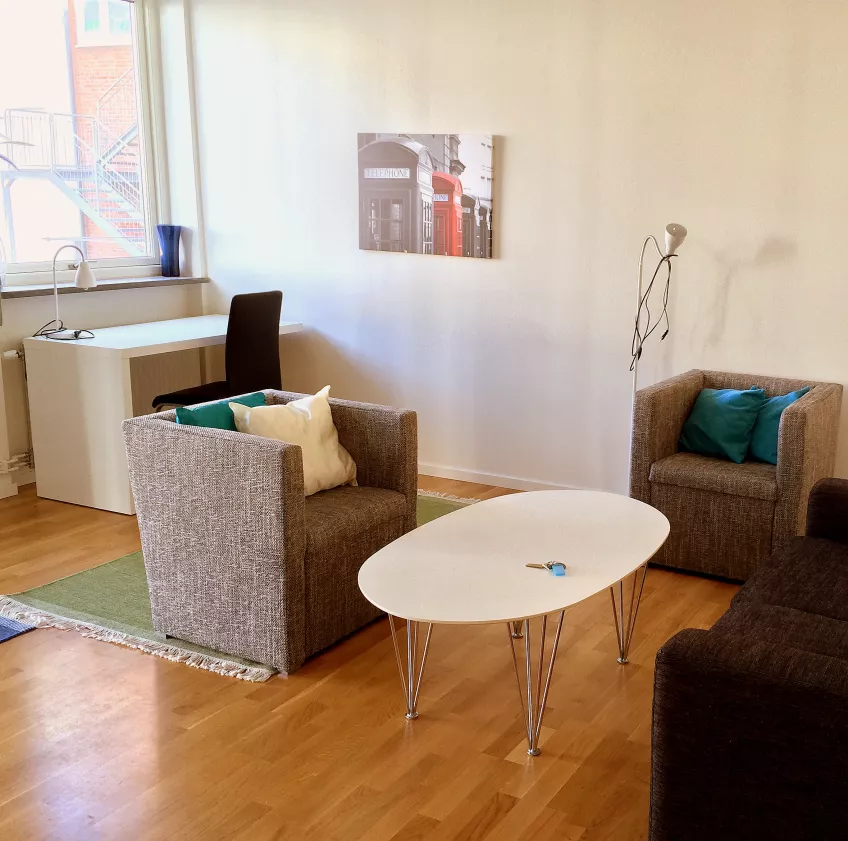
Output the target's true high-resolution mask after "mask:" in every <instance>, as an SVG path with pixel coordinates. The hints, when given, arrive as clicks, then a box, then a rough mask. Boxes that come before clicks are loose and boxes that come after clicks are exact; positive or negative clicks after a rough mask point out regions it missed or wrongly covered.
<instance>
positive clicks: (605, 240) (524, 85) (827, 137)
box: [191, 0, 848, 490]
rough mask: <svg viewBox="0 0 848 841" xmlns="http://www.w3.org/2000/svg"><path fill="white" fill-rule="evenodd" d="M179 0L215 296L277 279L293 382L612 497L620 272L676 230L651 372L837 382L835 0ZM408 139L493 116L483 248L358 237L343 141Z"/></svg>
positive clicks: (486, 123)
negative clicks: (186, 2)
mask: <svg viewBox="0 0 848 841" xmlns="http://www.w3.org/2000/svg"><path fill="white" fill-rule="evenodd" d="M191 13H192V26H193V31H194V44H193V46H194V62H195V64H194V67H195V74H196V85H197V90H196V93H197V109H198V136H199V141H200V170H201V176H202V197H203V212H204V214H205V220H206V240H207V248H208V259H209V273H210V275H211V276H212V278H213V279H214V281H215V283H216V286H215V294H213V295H212V296H211V297H210V300H209V301H208V306H209V307H211V308H217V307H218V306H221V305H223V304H225V302H226V299H227V298H229V297H230V296H231V295H232V294H234V293H237V292H239V291H248V290H256V289H262V288H282V289H283V290H284V291H285V312H286V314H287V316H289V317H292V318H297V319H302V320H303V321H305V322H306V323H307V324H309V325H310V327H311V328H312V329H311V331H310V332H309V333H308V334H306V335H303V336H300V337H290V338H289V339H287V340H286V342H285V343H284V344H283V348H284V351H285V353H286V355H287V358H286V364H285V370H286V372H287V382H286V385H287V386H289V387H292V388H294V389H304V390H305V389H310V390H311V389H314V388H317V387H319V386H322V385H324V384H325V383H327V382H329V383H331V384H332V385H333V388H334V393H335V394H336V395H338V396H342V397H349V398H358V399H365V400H376V401H381V402H387V403H393V404H396V405H404V406H409V407H411V408H414V409H417V410H418V412H419V416H420V457H421V460H422V461H423V462H425V463H430V464H436V465H442V466H448V467H453V468H460V469H463V470H467V471H471V472H473V473H483V474H498V475H505V476H513V477H521V478H524V479H531V480H537V481H541V482H550V483H557V484H566V485H574V486H586V487H603V488H610V489H619V490H623V489H624V486H625V477H626V473H627V463H626V462H627V442H628V425H629V396H630V393H629V386H630V380H629V374H628V364H629V358H628V354H629V346H630V329H631V323H632V316H633V303H634V302H633V288H632V285H633V280H634V268H635V262H636V258H637V256H638V250H639V246H640V244H641V240H642V238H643V237H644V235H645V234H646V233H648V232H655V233H657V234H660V232H661V231H662V229H663V226H664V224H665V223H666V222H668V221H672V220H674V221H679V222H682V223H684V224H685V225H687V226H688V227H689V230H690V236H689V239H688V240H687V242H686V245H685V246H684V249H683V251H682V252H681V256H680V258H679V263H678V266H677V275H676V278H677V288H676V293H677V295H676V298H677V300H676V314H675V318H674V325H673V334H672V336H671V337H669V339H668V340H667V341H666V342H665V343H664V345H663V346H662V347H661V348H660V347H653V348H651V349H650V351H649V352H648V357H647V360H646V364H645V366H644V373H645V376H644V378H643V382H648V381H650V379H653V378H659V377H661V376H665V375H667V374H669V373H672V372H678V371H681V370H685V369H686V368H689V367H695V366H699V367H710V366H714V367H719V368H726V369H730V370H749V371H755V372H757V371H759V372H762V373H769V374H785V375H791V376H800V377H809V378H817V379H830V380H836V381H840V382H845V381H848V331H846V330H845V329H844V326H843V325H844V321H845V315H846V292H845V290H846V281H848V277H846V274H848V270H846V268H845V260H844V258H843V255H842V253H841V251H842V249H841V244H842V240H843V238H844V236H843V227H844V224H845V220H846V218H848V167H846V165H845V162H844V156H845V149H846V148H848V112H846V109H845V107H844V103H845V102H846V100H848V72H846V69H847V68H846V58H845V55H846V54H845V48H844V33H845V32H846V31H848V4H845V3H843V2H839V0H820V2H818V3H816V4H815V8H814V9H813V8H812V7H811V6H810V5H809V4H805V3H801V2H797V0H733V2H731V0H718V2H715V3H711V4H704V3H703V2H700V0H644V2H641V3H623V2H609V0H607V2H601V0H582V2H576V0H568V2H565V1H563V2H559V0H549V2H542V1H541V0H526V2H523V3H516V2H514V0H465V2H456V0H431V2H429V3H426V4H423V5H422V4H398V3H396V2H390V0H361V1H360V2H356V3H353V2H350V0H300V2H296V0H276V1H272V0H242V2H238V3H237V2H233V0H192V4H191ZM444 20H448V21H450V22H451V23H450V24H449V25H445V24H440V25H439V26H438V27H436V26H435V25H433V23H432V22H433V21H444ZM469 31H476V32H477V33H478V36H479V37H478V39H477V41H476V43H469V42H468V40H467V38H466V37H465V36H466V34H467V33H468V32H469ZM397 130H400V131H415V132H428V133H432V132H485V133H492V134H494V135H496V136H497V139H496V146H497V148H496V171H495V178H496V184H495V208H496V211H495V212H496V217H495V221H496V231H495V248H496V258H497V259H494V260H491V261H483V260H469V259H455V258H437V257H428V256H417V255H392V254H375V253H368V252H362V251H359V250H358V248H357V159H356V134H357V132H361V131H397ZM846 415H848V413H846ZM846 422H848V417H846ZM843 438H844V436H843ZM839 470H840V472H841V473H842V474H848V449H846V447H845V446H844V444H843V446H842V448H841V452H840V458H839Z"/></svg>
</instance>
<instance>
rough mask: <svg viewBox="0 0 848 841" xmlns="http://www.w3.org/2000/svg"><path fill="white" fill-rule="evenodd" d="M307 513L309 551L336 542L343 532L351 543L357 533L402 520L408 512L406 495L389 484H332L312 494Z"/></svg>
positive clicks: (307, 547) (308, 500)
mask: <svg viewBox="0 0 848 841" xmlns="http://www.w3.org/2000/svg"><path fill="white" fill-rule="evenodd" d="M304 516H305V523H306V551H307V554H308V553H309V552H311V551H314V550H319V551H323V550H324V549H326V548H328V544H330V543H333V544H335V543H336V542H338V540H339V536H340V535H344V536H345V541H346V542H347V543H350V542H351V541H352V540H355V537H352V536H353V535H356V534H362V533H364V532H367V531H368V530H369V529H371V528H373V527H375V526H380V525H382V524H384V523H387V522H390V521H391V520H402V519H403V518H404V517H405V516H406V498H405V497H404V495H403V494H402V493H398V492H397V491H388V490H386V489H385V488H366V487H350V486H344V487H341V488H332V489H331V490H328V491H321V492H320V493H316V494H313V495H312V496H310V497H308V498H307V500H306V507H305V509H304ZM336 548H337V549H340V548H341V547H338V546H337V547H336Z"/></svg>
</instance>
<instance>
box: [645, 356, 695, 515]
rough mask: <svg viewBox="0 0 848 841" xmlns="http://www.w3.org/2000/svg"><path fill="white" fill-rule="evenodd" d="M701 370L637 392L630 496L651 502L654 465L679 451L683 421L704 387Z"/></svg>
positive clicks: (688, 372) (680, 375)
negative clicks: (652, 469)
mask: <svg viewBox="0 0 848 841" xmlns="http://www.w3.org/2000/svg"><path fill="white" fill-rule="evenodd" d="M703 386H704V375H703V373H702V372H701V371H687V372H686V373H685V374H679V375H678V376H676V377H672V378H671V379H668V380H664V381H663V382H660V383H657V384H656V385H651V386H648V387H647V388H643V389H641V390H639V391H637V392H636V406H635V409H634V413H633V430H632V433H631V435H632V439H631V455H630V496H632V497H634V498H635V499H640V500H642V502H647V503H648V504H650V502H651V482H650V473H651V465H652V464H653V463H654V462H655V461H659V460H660V459H661V458H666V457H667V456H671V455H674V454H675V453H676V452H677V441H678V439H679V438H680V432H681V430H682V429H683V424H684V422H685V421H686V418H687V417H688V415H689V412H690V411H691V410H692V405H693V404H694V403H695V398H697V396H698V394H699V393H700V391H701V389H702V388H703Z"/></svg>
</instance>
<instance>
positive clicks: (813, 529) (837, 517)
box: [806, 479, 848, 545]
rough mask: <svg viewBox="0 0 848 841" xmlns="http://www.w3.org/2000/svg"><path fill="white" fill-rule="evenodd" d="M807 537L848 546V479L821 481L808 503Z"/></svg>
mask: <svg viewBox="0 0 848 841" xmlns="http://www.w3.org/2000/svg"><path fill="white" fill-rule="evenodd" d="M806 534H807V537H823V538H824V539H825V540H833V541H836V542H837V543H844V544H846V545H848V479H820V480H819V481H818V482H816V484H815V485H814V486H813V490H812V491H811V492H810V501H809V502H808V503H807V531H806Z"/></svg>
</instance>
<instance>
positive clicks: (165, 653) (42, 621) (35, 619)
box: [0, 596, 275, 683]
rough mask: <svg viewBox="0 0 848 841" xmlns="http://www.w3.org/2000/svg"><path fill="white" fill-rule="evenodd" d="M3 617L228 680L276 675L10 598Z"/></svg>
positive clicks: (4, 600) (0, 602)
mask: <svg viewBox="0 0 848 841" xmlns="http://www.w3.org/2000/svg"><path fill="white" fill-rule="evenodd" d="M0 616H4V617H5V618H6V619H16V620H18V621H19V622H26V623H28V624H30V625H34V626H35V627H37V628H57V629H58V630H60V631H75V632H76V633H78V634H81V635H82V636H84V637H90V638H91V639H96V640H100V641H101V642H111V643H115V644H116V645H123V646H126V647H127V648H134V649H136V650H137V651H142V652H144V653H145V654H152V655H154V656H155V657H162V658H163V659H165V660H170V661H172V662H174V663H183V664H184V665H186V666H192V667H193V668H195V669H204V670H205V671H207V672H215V674H219V675H224V676H225V677H235V678H238V679H239V680H248V681H252V682H254V683H262V682H264V681H266V680H268V678H270V677H271V676H272V675H273V674H275V672H274V670H273V669H270V668H266V667H263V666H243V665H241V664H240V663H233V662H232V661H231V660H226V659H225V658H223V657H212V656H210V655H208V654H200V653H199V652H197V651H188V650H187V649H184V648H180V647H179V646H176V645H169V644H168V643H164V642H155V641H153V640H146V639H143V638H141V637H135V636H132V635H131V634H125V633H123V632H122V631H115V630H112V629H110V628H103V627H101V626H99V625H92V624H91V623H89V622H80V621H79V620H77V619H68V618H66V617H64V616H59V615H58V614H55V613H48V612H47V611H43V610H35V609H34V608H31V607H29V606H28V605H25V604H22V603H21V602H17V601H15V600H14V599H10V598H9V597H8V596H0Z"/></svg>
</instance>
